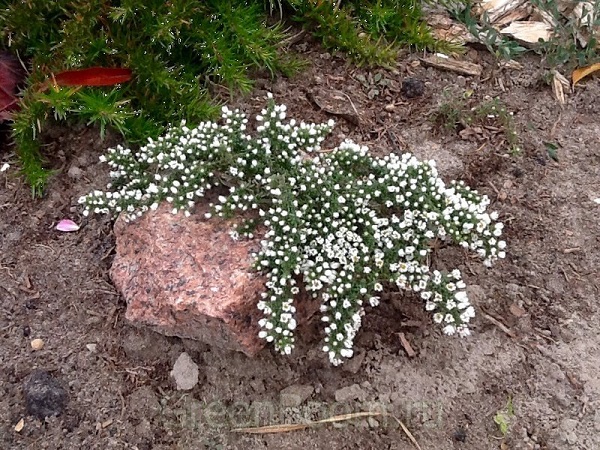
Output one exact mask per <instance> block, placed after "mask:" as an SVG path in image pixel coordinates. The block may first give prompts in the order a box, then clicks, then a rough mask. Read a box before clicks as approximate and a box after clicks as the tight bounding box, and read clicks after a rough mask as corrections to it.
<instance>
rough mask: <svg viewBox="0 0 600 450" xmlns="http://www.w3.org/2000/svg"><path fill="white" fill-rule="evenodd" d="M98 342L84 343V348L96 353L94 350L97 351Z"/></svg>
mask: <svg viewBox="0 0 600 450" xmlns="http://www.w3.org/2000/svg"><path fill="white" fill-rule="evenodd" d="M97 347H98V344H86V348H87V349H88V350H89V351H90V352H92V353H96V351H98V348H97Z"/></svg>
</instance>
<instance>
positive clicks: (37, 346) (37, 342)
mask: <svg viewBox="0 0 600 450" xmlns="http://www.w3.org/2000/svg"><path fill="white" fill-rule="evenodd" d="M31 348H32V349H34V350H41V349H43V348H44V341H43V340H42V339H33V340H32V341H31Z"/></svg>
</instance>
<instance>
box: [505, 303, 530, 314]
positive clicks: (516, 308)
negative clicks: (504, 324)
mask: <svg viewBox="0 0 600 450" xmlns="http://www.w3.org/2000/svg"><path fill="white" fill-rule="evenodd" d="M508 310H509V311H510V313H511V314H512V315H513V316H515V317H523V316H524V315H525V314H527V311H525V310H524V309H523V308H521V307H520V306H519V305H517V304H516V303H513V304H512V305H510V306H509V307H508Z"/></svg>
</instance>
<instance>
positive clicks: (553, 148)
mask: <svg viewBox="0 0 600 450" xmlns="http://www.w3.org/2000/svg"><path fill="white" fill-rule="evenodd" d="M544 146H545V147H546V151H547V152H548V156H549V157H550V158H552V159H553V160H554V161H556V162H558V145H556V144H554V143H552V142H544Z"/></svg>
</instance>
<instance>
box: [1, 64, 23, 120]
mask: <svg viewBox="0 0 600 450" xmlns="http://www.w3.org/2000/svg"><path fill="white" fill-rule="evenodd" d="M24 79H25V70H24V69H23V67H22V66H21V64H20V62H19V60H18V59H17V58H16V57H15V56H14V55H12V54H11V53H9V52H0V122H3V121H5V120H10V119H11V116H12V111H14V110H16V109H18V108H19V103H18V102H19V99H18V97H17V93H18V90H19V89H18V88H19V84H21V83H22V82H23V80H24Z"/></svg>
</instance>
